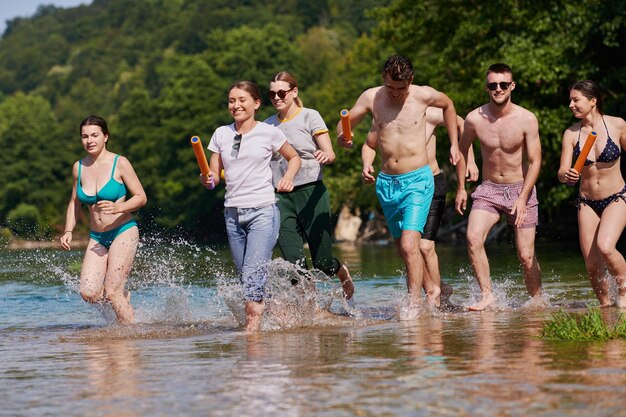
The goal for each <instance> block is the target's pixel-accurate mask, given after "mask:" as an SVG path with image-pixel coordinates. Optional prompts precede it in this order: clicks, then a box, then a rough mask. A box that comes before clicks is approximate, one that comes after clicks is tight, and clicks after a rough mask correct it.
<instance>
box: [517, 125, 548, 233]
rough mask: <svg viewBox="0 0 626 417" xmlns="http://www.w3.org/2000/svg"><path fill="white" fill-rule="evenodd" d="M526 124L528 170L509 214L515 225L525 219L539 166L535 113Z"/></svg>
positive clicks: (539, 143)
mask: <svg viewBox="0 0 626 417" xmlns="http://www.w3.org/2000/svg"><path fill="white" fill-rule="evenodd" d="M524 123H525V124H526V126H527V128H526V132H525V133H524V135H525V138H524V146H525V147H526V156H527V158H528V170H527V171H526V175H525V177H524V185H523V186H522V189H521V191H520V193H519V197H517V200H516V201H515V203H514V204H513V208H512V209H511V214H516V216H515V226H516V227H520V226H521V225H522V224H523V223H524V220H525V219H526V205H527V203H528V197H529V196H530V193H531V191H532V189H533V187H534V186H535V183H536V182H537V178H538V177H539V169H540V168H541V141H540V140H539V123H538V122H537V118H536V117H535V115H534V114H533V115H530V117H529V118H528V120H526V121H525V122H524Z"/></svg>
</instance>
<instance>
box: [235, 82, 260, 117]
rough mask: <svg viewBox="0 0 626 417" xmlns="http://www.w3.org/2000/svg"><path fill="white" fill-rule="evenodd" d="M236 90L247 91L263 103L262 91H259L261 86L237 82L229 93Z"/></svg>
mask: <svg viewBox="0 0 626 417" xmlns="http://www.w3.org/2000/svg"><path fill="white" fill-rule="evenodd" d="M234 88H238V89H240V90H243V91H245V92H246V93H248V94H250V95H251V96H252V98H253V99H254V100H255V101H257V100H258V101H259V102H261V90H259V86H258V85H256V84H255V83H253V82H252V81H237V82H235V83H234V84H233V85H231V86H230V87H229V88H228V93H230V92H231V91H232V90H233V89H234ZM260 108H261V106H259V109H260ZM259 109H256V110H255V111H254V112H255V113H257V112H258V111H259Z"/></svg>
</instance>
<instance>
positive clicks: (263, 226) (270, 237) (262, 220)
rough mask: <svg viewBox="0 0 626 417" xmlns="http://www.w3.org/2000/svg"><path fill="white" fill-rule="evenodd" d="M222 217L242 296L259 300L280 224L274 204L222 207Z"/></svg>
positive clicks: (263, 294) (261, 297)
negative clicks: (257, 206) (254, 206)
mask: <svg viewBox="0 0 626 417" xmlns="http://www.w3.org/2000/svg"><path fill="white" fill-rule="evenodd" d="M224 219H225V221H226V232H227V233H228V244H229V245H230V251H231V253H232V254H233V259H234V261H235V266H236V267H237V272H238V273H239V276H240V281H241V285H242V286H243V294H244V297H245V299H246V301H263V299H264V298H265V283H266V282H267V275H268V264H269V262H270V261H271V260H272V250H273V249H274V245H275V244H276V239H278V230H279V228H280V213H279V211H278V207H277V206H276V204H272V205H269V206H265V207H260V208H236V207H226V208H225V209H224Z"/></svg>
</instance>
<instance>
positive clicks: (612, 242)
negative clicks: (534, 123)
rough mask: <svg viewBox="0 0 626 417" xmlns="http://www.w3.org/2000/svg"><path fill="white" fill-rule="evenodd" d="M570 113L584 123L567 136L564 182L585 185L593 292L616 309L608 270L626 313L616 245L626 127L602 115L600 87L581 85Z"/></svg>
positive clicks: (584, 237) (586, 250)
mask: <svg viewBox="0 0 626 417" xmlns="http://www.w3.org/2000/svg"><path fill="white" fill-rule="evenodd" d="M569 100H570V102H569V108H570V110H571V111H572V113H573V114H574V117H575V118H577V119H580V121H579V122H578V123H575V124H573V125H572V126H570V127H569V129H567V130H566V131H565V133H564V134H563V145H562V146H563V148H562V152H561V166H560V168H559V172H558V177H559V181H561V182H562V183H567V184H570V185H573V184H575V183H576V182H577V181H579V180H580V187H579V190H578V196H577V197H576V207H578V234H579V238H580V248H581V250H582V253H583V257H584V259H585V265H586V268H587V273H588V274H589V280H590V281H591V286H592V287H593V290H594V291H595V293H596V297H597V298H598V301H599V302H600V306H601V307H607V306H610V305H612V302H611V298H610V295H609V285H608V280H607V279H606V270H607V269H608V272H609V274H610V275H612V276H613V277H615V280H616V282H617V286H618V291H619V293H618V299H617V300H616V305H617V306H618V307H620V308H626V261H625V260H624V256H623V255H622V254H621V253H620V252H619V251H618V250H617V248H616V245H617V241H618V240H619V238H620V236H621V234H622V232H623V230H624V227H626V185H625V183H624V178H623V177H622V173H621V171H620V154H621V152H622V149H624V148H625V147H626V122H624V119H621V118H619V117H613V116H607V115H605V114H604V113H603V112H602V97H601V95H600V88H599V87H598V85H597V84H596V83H595V82H593V81H590V80H584V81H578V82H576V83H575V84H574V85H573V86H572V88H571V89H570V93H569ZM592 131H593V132H596V134H597V138H596V140H595V142H594V144H593V145H592V148H591V151H590V152H589V155H588V156H587V159H586V160H585V164H584V167H583V168H582V171H581V172H580V173H578V172H577V171H576V170H574V169H573V168H572V163H573V161H575V160H576V159H577V158H578V157H579V156H580V153H581V149H582V148H583V146H584V145H585V141H586V140H589V139H586V138H587V137H588V135H589V132H592Z"/></svg>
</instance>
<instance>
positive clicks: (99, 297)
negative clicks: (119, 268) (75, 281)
mask: <svg viewBox="0 0 626 417" xmlns="http://www.w3.org/2000/svg"><path fill="white" fill-rule="evenodd" d="M108 254H109V251H108V250H107V248H105V247H104V246H102V245H100V244H99V243H98V242H96V241H95V240H93V239H90V240H89V243H88V244H87V249H86V250H85V257H84V259H83V266H82V268H81V271H80V286H79V290H80V295H81V297H83V300H85V301H87V302H89V303H101V302H104V301H106V299H105V297H104V279H105V277H106V271H107V260H108Z"/></svg>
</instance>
